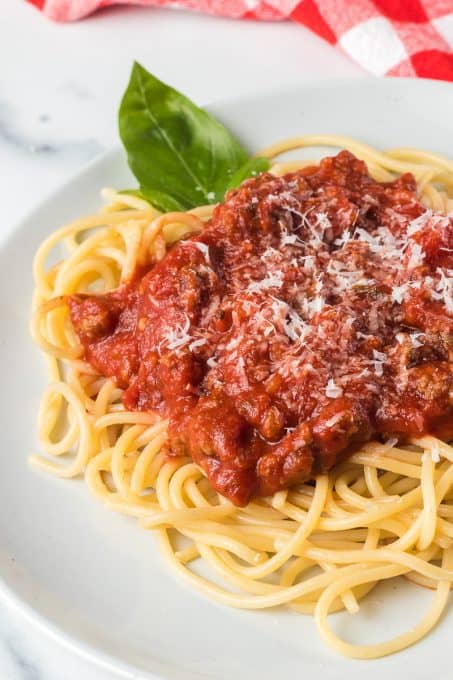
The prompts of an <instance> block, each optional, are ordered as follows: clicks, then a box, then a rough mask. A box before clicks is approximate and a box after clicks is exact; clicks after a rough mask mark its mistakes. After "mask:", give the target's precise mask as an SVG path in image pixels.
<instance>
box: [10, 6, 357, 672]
mask: <svg viewBox="0 0 453 680" xmlns="http://www.w3.org/2000/svg"><path fill="white" fill-rule="evenodd" d="M0 55H1V64H2V67H1V72H0V168H1V182H0V198H1V203H2V215H3V221H2V223H1V224H0V242H1V240H2V239H3V238H4V237H5V236H6V235H7V234H8V233H9V232H10V231H11V230H12V229H13V228H14V225H15V223H17V221H18V220H20V218H21V217H23V216H24V215H25V214H27V213H28V212H29V211H30V210H31V209H32V208H33V207H34V206H35V205H36V204H37V202H39V201H40V200H41V199H42V198H43V197H45V196H46V195H48V194H49V193H51V192H52V190H53V189H54V188H56V187H57V186H58V185H59V184H60V183H61V182H63V181H65V180H66V179H67V178H68V177H70V176H71V174H72V173H74V172H75V171H76V170H77V169H79V168H80V167H82V166H83V165H84V164H85V163H86V162H87V161H89V160H91V159H92V158H94V157H95V156H96V155H97V154H99V153H101V152H102V151H104V150H105V149H107V148H109V147H110V146H111V145H113V144H116V143H117V142H118V137H117V130H116V111H117V107H118V102H119V98H120V96H121V93H122V91H123V90H124V87H125V83H126V82H127V78H128V74H129V71H130V68H131V64H132V61H133V60H134V59H137V60H138V61H140V62H142V63H143V65H144V66H146V67H147V68H148V69H149V70H151V71H152V72H153V73H155V74H156V75H158V76H159V77H160V78H162V79H163V80H164V81H167V82H169V83H171V84H172V85H174V86H175V87H177V88H178V89H180V90H182V91H183V92H185V93H186V94H188V95H189V96H190V97H191V98H193V99H194V100H195V101H196V102H198V103H200V104H205V103H208V102H209V101H213V100H215V99H219V98H224V97H229V96H236V95H241V94H246V93H253V92H255V91H259V90H263V89H272V88H275V87H282V88H283V87H285V86H289V85H294V84H297V83H299V82H302V81H306V80H315V79H321V78H340V77H361V76H363V75H364V74H363V71H362V70H361V69H360V68H359V67H358V66H356V65H355V64H353V63H352V62H350V61H349V59H348V58H347V57H346V56H344V55H343V54H342V53H341V52H340V51H339V50H336V49H335V48H332V47H331V46H329V45H328V44H326V43H324V42H323V41H322V40H320V39H318V38H317V37H315V36H314V35H312V34H311V33H309V32H308V31H307V30H306V29H305V28H303V27H300V26H296V25H293V24H289V23H281V24H270V23H266V24H265V23H262V24H259V23H256V22H252V21H247V22H235V21H230V20H223V19H214V18H210V17H206V16H201V15H199V14H195V13H193V14H190V13H186V12H180V11H172V10H150V9H140V8H125V7H123V8H116V9H110V10H104V11H101V12H99V13H98V14H97V15H95V16H94V17H92V18H90V19H89V20H86V21H83V22H79V23H75V24H71V25H56V24H52V23H50V22H49V21H47V20H46V19H44V18H43V17H42V16H41V15H40V14H39V13H38V12H37V11H36V10H35V9H34V8H33V7H32V6H31V5H29V4H27V3H25V2H24V0H3V1H2V3H1V9H0ZM63 677H64V678H65V680H108V679H110V680H111V679H113V678H117V677H119V676H118V675H116V674H115V673H110V672H107V671H104V670H102V669H100V668H98V667H97V666H95V665H93V664H91V663H90V662H88V661H85V660H84V659H81V658H79V657H78V656H76V655H75V654H73V653H72V652H70V651H68V650H66V649H64V648H63V647H61V646H60V645H59V644H58V643H57V642H55V641H53V640H51V639H49V638H47V637H46V636H45V635H44V634H42V633H41V632H40V631H37V630H36V629H35V628H34V627H33V626H32V625H31V624H30V623H29V622H27V621H26V620H25V618H24V617H23V615H22V614H21V613H20V612H18V611H15V610H13V609H11V608H10V607H9V606H8V605H6V604H5V603H2V602H0V678H2V679H5V680H61V678H63ZM123 677H124V676H123ZM131 677H132V676H131ZM135 678H138V676H135Z"/></svg>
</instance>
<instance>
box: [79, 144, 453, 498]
mask: <svg viewBox="0 0 453 680" xmlns="http://www.w3.org/2000/svg"><path fill="white" fill-rule="evenodd" d="M452 255H453V222H452V220H451V219H450V218H448V217H445V216H444V215H440V214H435V213H432V212H431V211H429V210H426V208H425V207H424V206H423V205H422V204H421V203H420V202H419V200H418V198H417V194H416V183H415V180H414V177H413V176H412V175H410V174H405V175H402V176H401V177H399V178H398V179H397V180H395V181H393V182H389V183H378V182H376V181H374V180H373V179H371V178H370V176H369V174H368V172H367V168H366V166H365V164H364V163H363V162H361V161H359V160H357V159H356V158H355V157H354V156H352V155H351V154H350V153H348V152H346V151H344V152H341V153H340V154H338V155H337V156H336V157H332V158H325V159H324V160H322V161H321V163H320V165H319V166H316V167H315V166H313V167H310V168H305V169H303V170H300V171H298V172H294V173H291V174H288V175H286V176H284V177H274V176H272V175H269V174H261V175H260V176H258V177H256V178H253V179H250V180H248V181H246V182H244V183H243V184H242V186H241V187H240V188H239V189H237V190H235V191H231V192H230V193H229V194H227V197H226V200H225V203H224V204H222V205H219V206H217V207H216V209H215V210H214V214H213V217H212V219H211V220H210V222H209V223H208V224H207V225H206V228H205V229H204V230H203V232H202V233H201V234H198V235H195V236H192V237H191V238H189V239H187V240H186V241H183V242H179V243H178V244H176V245H175V246H173V247H172V248H171V249H170V250H169V252H168V253H167V255H166V256H165V258H164V259H163V260H161V261H160V262H157V263H154V264H153V265H151V266H150V268H149V269H148V271H147V272H145V273H143V272H141V273H139V272H137V273H136V275H135V276H134V278H133V279H132V280H131V281H129V282H127V283H125V284H123V285H121V286H120V288H118V289H117V290H114V291H112V292H109V293H106V294H101V295H82V294H80V295H73V296H71V298H70V301H69V306H70V314H71V319H72V323H73V326H74V328H75V331H76V333H77V335H78V337H79V339H80V341H81V343H82V345H83V347H84V352H85V358H86V359H87V360H88V361H89V362H90V364H91V365H92V366H93V367H94V368H95V369H96V370H97V371H98V372H99V373H100V374H102V375H104V376H111V377H112V378H114V379H115V381H116V383H117V384H118V385H119V386H120V387H121V388H123V389H124V395H123V402H124V405H125V407H126V408H128V409H132V410H145V411H146V410H150V411H154V412H157V413H159V414H160V415H161V416H163V417H166V418H168V419H169V444H168V455H170V456H182V455H185V456H187V455H188V456H190V457H191V458H192V459H193V460H194V462H195V463H197V464H198V465H199V466H200V467H201V468H202V469H203V470H204V471H205V473H206V474H207V476H208V478H209V480H210V482H211V484H212V486H213V487H214V488H215V489H216V490H217V491H218V492H219V493H221V494H223V495H224V496H225V497H227V498H229V499H230V500H231V501H232V502H233V503H235V504H236V505H245V504H246V503H247V502H248V501H249V500H250V499H251V498H253V497H256V496H266V495H269V494H272V493H274V492H276V491H278V490H280V489H283V488H285V487H288V486H290V485H293V484H296V483H299V482H302V481H305V480H309V479H311V478H313V477H314V476H315V475H316V474H317V473H319V472H325V471H327V470H329V469H330V468H331V467H332V466H333V465H334V464H335V463H336V462H337V461H339V460H342V459H344V458H345V457H346V456H347V455H348V454H349V453H350V452H351V451H352V450H354V448H356V447H357V446H358V445H359V444H360V443H363V442H366V441H367V440H369V439H370V438H372V437H376V436H377V437H381V438H383V439H384V440H385V439H386V438H389V437H397V438H398V439H405V438H408V437H410V436H416V435H422V434H424V433H432V434H435V435H437V436H440V437H442V438H445V439H448V438H449V437H452V436H453V419H452V412H453V396H452V392H453V371H452V332H453V257H452Z"/></svg>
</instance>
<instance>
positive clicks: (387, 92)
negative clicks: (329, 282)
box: [0, 79, 453, 680]
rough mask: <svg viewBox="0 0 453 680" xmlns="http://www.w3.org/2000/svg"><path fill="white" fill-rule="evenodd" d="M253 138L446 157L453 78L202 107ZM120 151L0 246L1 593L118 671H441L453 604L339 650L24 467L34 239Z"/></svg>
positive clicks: (40, 365) (401, 599)
mask: <svg viewBox="0 0 453 680" xmlns="http://www.w3.org/2000/svg"><path fill="white" fill-rule="evenodd" d="M210 110H211V111H212V112H213V113H214V114H216V115H217V116H218V117H219V118H220V119H221V120H222V121H223V122H224V123H225V124H226V125H227V126H228V127H229V128H231V129H232V130H233V131H234V132H235V133H237V135H238V136H239V137H240V138H241V140H242V141H243V142H244V144H245V145H247V146H248V147H249V148H250V149H251V150H253V149H257V148H259V147H260V146H262V145H265V144H268V143H271V142H274V141H277V140H279V139H281V138H284V137H288V136H291V135H296V134H301V133H339V134H346V135H352V136H355V137H357V138H359V139H361V140H363V141H366V142H369V143H371V144H374V145H376V146H378V147H381V148H386V147H392V146H405V145H413V146H419V147H422V148H425V149H430V150H432V151H437V152H441V153H444V154H447V155H450V156H453V115H452V113H453V87H452V86H451V85H449V84H447V83H438V82H431V81H408V80H399V79H395V80H360V81H346V82H344V81H335V82H331V83H321V84H310V85H301V86H300V87H299V88H298V89H295V90H291V91H285V92H276V93H273V94H266V95H261V96H255V97H253V98H252V97H250V98H244V99H240V100H235V101H228V102H223V103H221V104H217V105H214V106H211V107H210ZM131 181H132V180H131V177H130V174H129V172H128V170H127V167H126V163H125V160H124V156H123V153H122V151H120V150H113V151H111V152H110V153H108V154H107V155H106V156H104V157H103V158H101V159H100V160H98V161H96V162H94V163H93V164H91V165H90V166H89V167H88V168H86V170H84V171H83V172H81V173H80V174H79V175H78V176H76V177H75V178H74V179H73V180H72V181H71V182H69V183H68V184H67V185H66V186H64V187H63V188H62V189H60V190H59V191H58V192H57V193H56V194H54V196H53V197H52V198H51V199H50V200H48V201H46V202H45V203H44V204H43V205H42V206H41V207H40V208H38V209H37V210H35V211H34V213H33V214H32V215H31V216H30V217H29V218H28V219H27V220H25V221H24V222H23V223H22V224H21V225H20V226H19V227H18V228H17V229H16V230H15V231H14V232H13V235H12V237H11V238H10V239H9V241H7V242H6V244H4V246H3V247H2V249H1V250H0V308H1V313H2V319H1V331H0V350H1V351H0V375H1V376H2V389H1V390H0V413H1V417H2V422H1V431H2V449H1V456H2V460H1V474H0V499H1V509H0V576H1V587H0V590H1V593H2V595H4V597H5V598H7V599H9V600H10V601H13V602H14V603H15V604H16V605H17V606H19V607H20V609H21V610H22V611H23V612H24V613H25V614H26V615H27V616H28V617H29V618H30V619H32V620H33V621H34V622H35V623H36V624H38V625H39V626H40V627H41V628H42V629H44V630H46V631H47V632H48V633H49V634H51V635H52V636H53V637H54V638H56V639H58V640H59V641H61V642H63V643H64V644H66V645H67V646H70V647H71V648H72V649H74V650H76V651H78V652H79V653H81V654H83V655H84V656H86V657H89V658H91V659H92V660H94V661H96V662H98V663H101V664H103V665H104V666H109V667H111V668H112V669H113V668H114V669H115V670H116V671H119V672H121V673H123V674H124V676H125V677H131V678H132V677H135V678H136V677H137V673H140V677H143V676H146V675H147V674H150V676H151V677H153V676H154V677H161V678H173V679H176V678H178V679H181V680H182V679H184V680H188V679H189V678H190V679H192V680H195V679H196V680H201V679H202V678H204V679H207V678H211V679H213V678H215V679H219V678H225V679H227V678H228V679H230V678H237V679H241V678H248V679H253V678H260V680H267V679H270V678H274V677H275V676H276V675H278V676H279V677H281V678H289V677H291V676H294V677H306V678H309V679H310V680H315V679H321V678H322V680H331V679H333V678H339V677H344V676H347V677H348V679H349V680H355V679H359V678H362V676H363V674H364V673H365V674H366V677H367V680H372V679H376V678H381V677H384V675H385V676H387V677H389V678H395V677H397V676H398V675H401V677H405V676H406V675H409V674H410V676H411V679H412V680H417V679H420V680H421V679H422V678H423V679H424V678H426V677H427V676H428V674H431V673H432V672H435V676H436V678H437V679H438V680H440V679H441V678H447V677H450V678H451V654H450V648H451V642H450V640H451V633H452V630H453V615H452V613H451V612H450V613H449V614H447V615H446V616H445V617H444V619H443V621H442V622H441V624H440V625H439V626H438V627H437V629H436V630H435V632H434V633H433V634H431V635H430V636H429V637H428V638H426V639H425V640H423V641H422V642H421V643H419V644H418V645H416V646H415V647H413V648H411V649H409V650H406V651H405V652H402V653H400V654H398V655H396V656H392V657H389V658H386V659H381V660H378V661H369V662H363V661H351V660H347V659H343V658H340V657H338V656H337V655H335V654H334V653H333V652H331V651H330V650H329V649H327V648H326V647H325V646H324V644H323V643H322V642H321V640H320V639H319V638H318V636H317V633H316V628H315V624H314V621H313V620H312V618H311V617H304V616H301V615H296V614H292V613H290V612H287V611H283V610H274V611H267V612H246V611H234V610H230V609H227V608H224V607H221V606H218V605H216V604H213V603H211V602H209V601H207V600H205V599H203V597H201V596H199V595H198V594H196V593H194V592H192V591H190V590H189V589H188V588H187V587H186V586H185V585H183V584H182V583H179V582H178V581H176V580H175V579H174V577H173V576H172V575H171V574H169V573H168V572H167V570H166V565H165V563H164V561H163V560H162V559H161V557H160V555H159V553H158V551H157V549H156V546H155V544H154V541H153V538H152V535H151V534H150V533H146V532H144V531H142V530H140V529H139V528H138V527H137V525H136V523H135V521H134V520H132V519H129V518H126V517H123V516H120V515H117V514H114V513H111V512H109V511H107V510H105V509H104V507H103V506H102V505H101V504H100V503H99V502H98V501H96V500H94V499H93V498H92V497H91V496H90V494H89V493H88V491H87V489H86V488H85V486H84V484H83V482H81V481H65V480H59V479H54V478H51V477H48V476H45V475H44V474H42V473H38V472H36V471H35V470H32V469H30V468H29V467H28V465H27V456H28V454H29V453H31V452H33V451H35V450H36V436H35V420H36V409H37V405H38V400H39V395H40V392H41V390H42V389H43V387H44V385H45V382H46V374H45V370H44V362H43V360H42V357H41V356H40V354H39V352H38V350H37V349H36V348H34V347H33V345H32V343H31V341H30V340H29V335H28V316H29V309H30V298H31V294H32V288H33V284H32V277H31V262H32V257H33V253H34V252H35V250H36V248H37V246H38V244H39V243H40V242H41V240H42V239H43V238H44V237H45V236H46V235H47V234H49V233H50V232H51V231H53V230H55V229H56V228H57V227H58V226H60V225H61V224H63V223H64V222H66V221H68V220H70V219H73V218H76V217H79V216H81V215H83V214H84V213H89V212H90V211H93V210H95V209H96V208H97V206H98V205H99V190H100V189H101V187H103V186H117V187H124V186H128V185H130V184H131ZM429 597H430V594H429V593H427V592H426V591H424V590H423V589H419V588H416V587H414V586H408V585H407V584H406V583H405V582H392V583H391V584H388V585H387V586H385V587H380V588H378V589H377V590H376V591H375V592H374V593H373V595H372V596H371V597H369V598H368V599H367V600H366V603H365V604H364V605H363V607H362V609H361V613H360V614H359V615H357V616H355V617H349V616H347V615H345V614H340V615H336V616H335V617H333V621H334V626H335V628H336V629H338V630H341V632H342V633H343V634H344V635H345V636H346V637H351V638H353V639H355V640H358V641H362V642H365V641H377V640H382V639H385V638H386V637H388V636H390V635H393V634H395V633H397V632H399V631H402V630H403V629H405V628H407V627H408V626H409V627H410V626H411V625H413V623H414V622H415V621H416V620H418V619H419V618H420V617H421V616H422V615H423V612H424V609H425V607H426V606H427V603H428V600H429Z"/></svg>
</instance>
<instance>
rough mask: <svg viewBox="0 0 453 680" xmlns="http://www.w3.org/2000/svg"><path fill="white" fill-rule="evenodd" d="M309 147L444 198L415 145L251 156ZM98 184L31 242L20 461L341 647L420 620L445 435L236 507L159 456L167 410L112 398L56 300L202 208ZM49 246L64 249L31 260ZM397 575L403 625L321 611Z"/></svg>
mask: <svg viewBox="0 0 453 680" xmlns="http://www.w3.org/2000/svg"><path fill="white" fill-rule="evenodd" d="M311 146H313V147H316V146H332V147H340V148H346V149H348V150H350V151H351V152H353V153H354V154H355V155H356V156H357V157H358V158H361V159H363V160H364V161H365V162H366V164H367V166H368V168H369V171H370V173H371V175H372V177H373V178H374V179H376V180H378V181H390V180H392V179H394V177H395V175H396V174H399V173H404V172H411V173H413V175H414V176H415V178H416V180H417V185H418V190H419V194H420V198H421V200H422V201H423V203H424V204H425V205H426V207H427V208H430V209H433V210H436V211H438V212H442V213H444V214H448V213H449V212H451V211H452V209H453V199H452V198H451V194H452V192H453V162H451V161H448V160H447V159H444V158H441V157H438V156H435V155H433V154H430V153H426V152H423V151H419V150H417V149H396V150H393V151H390V152H386V153H380V152H378V151H376V150H374V149H372V148H370V147H367V146H365V145H363V144H360V143H358V142H356V141H354V140H351V139H348V138H342V137H336V136H304V137H300V138H296V139H291V140H287V141H284V142H282V143H280V144H277V145H273V146H271V147H268V148H267V149H264V150H262V151H261V152H260V155H264V156H267V157H269V158H271V159H273V160H274V161H275V163H274V165H273V167H272V169H271V173H273V174H274V175H277V176H281V175H285V174H286V173H287V172H289V171H294V170H297V169H300V168H301V167H304V166H308V165H312V164H313V162H310V161H286V162H285V161H279V162H277V160H276V159H277V157H278V156H279V155H281V154H282V153H284V152H286V151H290V150H294V149H298V148H302V147H311ZM105 197H106V198H107V200H108V201H109V204H108V205H107V206H106V207H105V208H104V209H103V210H102V211H101V212H100V213H99V214H98V215H95V216H94V217H90V218H86V219H84V220H79V221H77V222H75V223H73V224H70V225H68V226H66V227H63V228H62V229H60V230H58V231H57V232H55V233H54V234H52V235H51V236H50V237H49V238H48V239H47V240H46V241H45V242H44V243H43V244H42V246H41V247H40V249H39V250H38V252H37V254H36V258H35V263H34V275H35V281H36V290H35V295H34V310H35V312H34V316H33V321H32V335H33V337H34V339H35V340H36V342H37V343H38V344H39V345H40V346H41V347H42V349H43V350H44V351H45V353H46V359H47V362H48V364H49V374H50V380H51V384H50V385H49V387H48V388H47V389H46V391H45V392H44V395H43V399H42V402H41V406H40V411H39V437H40V441H41V445H42V447H43V449H44V451H45V453H46V454H48V455H47V456H33V457H32V462H33V463H34V464H36V465H38V466H39V467H41V468H43V469H45V470H47V471H48V472H51V473H53V474H55V475H58V476H61V477H75V476H79V475H82V474H83V475H84V476H85V480H86V483H87V485H88V487H89V489H90V491H91V492H92V493H93V494H95V495H96V496H98V497H99V498H100V499H101V500H103V501H104V502H105V503H106V505H107V507H109V508H110V509H113V510H116V511H119V512H123V513H126V514H129V515H132V516H134V517H137V518H138V519H139V521H140V523H141V525H142V526H143V527H144V528H145V529H152V530H153V531H154V532H155V533H156V536H157V540H158V543H159V546H160V548H161V550H162V552H163V554H164V555H165V557H166V558H167V559H168V561H169V564H170V565H171V566H172V568H173V569H174V570H175V571H176V572H177V573H178V574H179V575H180V576H181V577H182V578H184V579H185V580H186V581H188V582H189V583H190V584H191V585H192V586H193V587H195V588H196V589H198V590H200V591H201V592H202V593H204V594H206V595H209V596H210V597H212V598H213V599H216V600H217V601H219V602H221V603H223V604H227V605H229V606H234V607H239V608H250V609H262V608H267V607H275V606H278V605H282V604H286V605H288V606H290V607H291V608H293V609H295V610H297V611H300V612H302V613H310V614H314V616H315V620H316V624H317V626H318V630H319V633H320V635H321V636H322V637H323V639H324V640H325V641H326V642H327V643H328V644H330V645H331V646H332V647H333V648H334V649H336V650H337V651H339V652H340V653H343V654H345V655H347V656H351V657H356V658H376V657H379V656H384V655H386V654H390V653H393V652H395V651H398V650H400V649H403V648H405V647H407V646H409V645H411V644H413V643H414V642H416V641H417V640H419V639H420V638H421V637H423V636H424V635H426V634H427V632H428V631H429V630H430V629H431V628H432V627H433V626H434V625H435V624H436V622H437V621H438V619H439V618H440V616H441V614H442V611H443V609H444V608H445V606H446V604H447V600H448V595H449V590H450V584H451V582H452V581H453V541H452V539H453V521H452V520H453V448H452V447H451V446H449V445H448V444H447V443H445V442H444V441H442V440H440V439H437V438H435V437H432V436H424V437H421V438H418V439H413V440H412V441H411V443H410V444H408V445H404V446H400V445H397V441H396V440H388V441H387V443H379V442H376V441H374V442H370V443H368V444H365V445H363V446H362V447H361V448H360V449H359V450H357V451H356V452H355V453H354V454H353V455H352V456H350V457H349V458H348V459H347V461H346V462H342V463H339V464H338V465H336V466H335V467H334V468H332V469H331V470H330V471H329V472H328V473H327V474H320V475H318V476H317V478H316V482H315V484H314V485H312V484H310V483H305V484H299V485H297V486H293V487H292V488H290V489H288V490H281V491H278V492H276V493H274V494H273V495H271V496H268V497H263V498H255V499H254V500H252V501H251V502H249V503H248V504H247V505H246V506H245V507H236V506H235V505H233V504H232V503H230V502H229V501H228V500H226V499H225V498H224V497H223V496H222V495H220V494H218V493H217V492H215V491H214V490H213V488H212V486H211V485H210V484H209V483H208V480H207V479H206V477H205V476H204V474H203V472H202V471H201V469H200V467H198V466H197V465H195V464H194V463H193V462H192V461H191V460H190V459H187V458H183V457H178V458H173V459H169V458H167V457H165V455H164V453H163V450H162V449H163V447H164V446H165V444H166V442H167V438H168V427H167V422H166V421H165V420H163V419H161V418H159V417H158V416H157V415H156V414H155V413H152V412H150V411H135V410H127V409H126V408H125V406H124V404H123V401H122V397H123V390H122V389H120V388H119V387H118V386H117V383H115V381H114V380H113V379H111V378H106V377H102V376H100V375H99V373H98V371H96V370H95V369H94V368H93V367H92V365H91V364H90V363H88V362H87V361H85V360H84V359H83V358H82V355H83V347H82V346H81V345H80V343H79V338H78V336H77V335H76V333H75V332H74V328H73V325H72V324H71V321H70V316H69V311H68V306H67V304H66V301H67V299H68V296H71V295H73V294H77V293H86V292H91V293H92V292H103V291H108V290H112V289H115V288H116V287H117V286H118V285H119V284H120V282H122V281H127V280H128V279H129V278H130V277H131V276H132V275H133V273H134V272H135V271H136V269H137V267H141V266H144V265H146V263H147V262H149V261H150V259H154V260H155V261H160V260H162V259H163V258H164V257H165V254H166V251H167V248H168V247H169V246H171V245H172V244H174V243H175V242H177V241H179V240H180V239H181V238H185V237H187V236H188V235H190V234H193V233H198V232H202V231H203V229H204V225H205V223H206V222H207V221H208V220H209V219H210V217H211V215H212V211H213V207H211V206H204V207H201V208H197V209H195V210H191V211H189V212H186V213H166V214H163V215H162V214H159V213H158V212H157V211H156V210H154V209H153V208H152V206H150V205H149V204H148V203H147V202H145V201H143V200H142V199H140V198H137V197H135V196H131V195H127V194H118V193H116V192H114V191H111V190H108V191H106V192H105ZM60 246H63V247H64V248H65V249H66V253H67V254H65V257H64V259H62V260H60V261H59V262H58V263H57V264H56V265H54V266H52V267H50V268H49V269H46V261H47V258H48V256H49V254H50V253H51V251H52V250H53V249H54V248H55V247H60ZM174 341H175V340H174V339H173V342H174ZM58 459H60V460H62V461H63V462H62V463H60V462H57V461H58ZM198 559H202V560H203V561H204V562H206V563H207V564H208V565H209V567H210V568H211V569H212V570H213V572H215V573H216V574H217V575H219V576H220V577H222V579H223V580H224V581H225V583H226V584H227V585H228V586H230V589H227V588H220V587H219V586H217V585H215V584H214V583H212V582H210V581H208V580H207V579H204V578H201V577H200V576H198V575H197V574H196V573H195V572H194V571H193V570H192V569H191V565H192V564H193V563H194V562H195V561H196V560H198ZM399 575H404V576H406V577H407V578H408V579H410V580H412V581H414V582H415V583H418V584H419V585H422V586H426V587H429V588H432V589H433V590H435V594H434V597H433V602H432V605H431V607H430V609H429V611H428V612H427V614H426V615H425V617H424V619H423V620H422V621H421V622H420V623H419V624H418V625H416V626H415V627H413V628H412V629H411V630H410V631H409V632H407V633H404V634H402V635H400V636H398V637H397V638H395V639H393V640H390V641H386V642H383V643H380V644H374V645H354V644H350V643H347V642H345V641H343V640H341V639H340V638H339V637H338V636H336V635H335V634H334V633H333V632H332V630H331V629H330V627H329V625H328V615H329V614H330V613H332V612H334V611H338V610H340V609H344V608H345V609H346V610H347V611H349V612H350V613H355V612H357V611H358V608H359V601H360V600H361V599H362V598H363V597H365V595H366V594H367V593H368V592H370V591H371V590H372V588H374V587H375V585H376V584H377V583H379V582H380V581H382V580H385V579H389V578H392V577H395V576H399ZM270 577H271V578H270Z"/></svg>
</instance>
